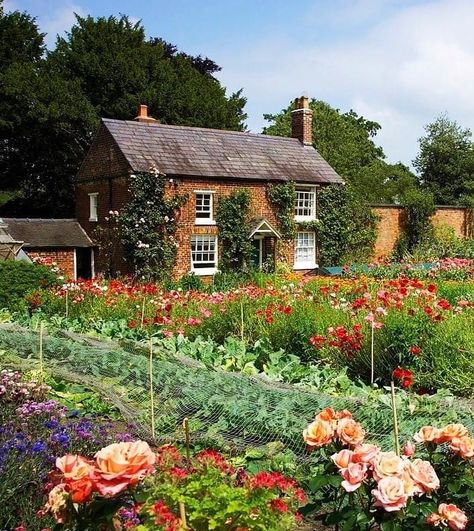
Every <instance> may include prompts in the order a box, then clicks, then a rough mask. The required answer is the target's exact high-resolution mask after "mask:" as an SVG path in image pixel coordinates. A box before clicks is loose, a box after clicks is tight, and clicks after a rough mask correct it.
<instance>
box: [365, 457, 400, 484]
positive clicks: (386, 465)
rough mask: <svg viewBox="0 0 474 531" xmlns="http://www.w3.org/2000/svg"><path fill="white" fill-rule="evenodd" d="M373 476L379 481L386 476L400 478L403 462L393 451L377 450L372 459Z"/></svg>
mask: <svg viewBox="0 0 474 531" xmlns="http://www.w3.org/2000/svg"><path fill="white" fill-rule="evenodd" d="M372 465H373V467H374V471H373V474H374V478H375V480H376V481H380V480H381V479H383V478H387V477H398V478H401V477H402V474H403V470H404V468H405V463H404V461H403V459H401V458H400V457H399V456H398V455H397V454H396V453H395V452H379V453H378V454H377V455H376V456H375V457H374V459H373V462H372Z"/></svg>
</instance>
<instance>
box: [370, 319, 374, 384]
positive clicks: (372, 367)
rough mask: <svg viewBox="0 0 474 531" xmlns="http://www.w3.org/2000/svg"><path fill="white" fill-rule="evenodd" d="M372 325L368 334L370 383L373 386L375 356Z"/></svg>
mask: <svg viewBox="0 0 474 531" xmlns="http://www.w3.org/2000/svg"><path fill="white" fill-rule="evenodd" d="M374 328H375V327H374V323H372V326H371V332H370V383H371V385H373V383H374V372H375V356H374V335H375V331H374Z"/></svg>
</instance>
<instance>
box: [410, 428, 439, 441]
mask: <svg viewBox="0 0 474 531" xmlns="http://www.w3.org/2000/svg"><path fill="white" fill-rule="evenodd" d="M440 435H441V432H440V430H438V428H433V426H423V428H421V429H420V431H419V432H418V433H417V434H416V435H415V436H414V437H413V438H414V439H415V441H416V442H419V443H427V442H436V441H437V440H438V439H439V437H440ZM436 444H437V443H436Z"/></svg>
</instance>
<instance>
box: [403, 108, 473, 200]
mask: <svg viewBox="0 0 474 531" xmlns="http://www.w3.org/2000/svg"><path fill="white" fill-rule="evenodd" d="M425 131H426V135H425V136H424V137H422V138H420V141H419V142H420V151H419V154H418V156H417V157H416V159H415V160H414V161H413V164H414V166H415V168H416V169H417V170H418V173H419V181H420V184H421V185H422V187H423V188H425V189H426V190H428V191H430V192H431V193H432V194H433V196H434V200H435V202H436V203H437V204H440V205H446V204H457V203H464V202H467V201H469V200H470V201H471V202H472V200H473V199H474V148H473V143H472V139H471V138H472V133H471V131H470V130H469V129H464V128H462V127H461V126H460V125H459V124H458V123H456V122H455V121H452V120H450V119H449V117H448V116H446V115H442V116H439V117H438V118H437V119H436V120H435V121H434V122H432V123H430V124H428V125H427V126H426V127H425Z"/></svg>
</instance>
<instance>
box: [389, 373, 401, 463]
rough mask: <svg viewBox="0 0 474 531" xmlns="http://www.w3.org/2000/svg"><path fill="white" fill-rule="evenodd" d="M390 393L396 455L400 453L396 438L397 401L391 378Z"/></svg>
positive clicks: (398, 442)
mask: <svg viewBox="0 0 474 531" xmlns="http://www.w3.org/2000/svg"><path fill="white" fill-rule="evenodd" d="M390 390H391V395H392V415H393V434H394V437H395V451H396V452H397V455H400V441H399V438H398V416H397V403H396V400H395V384H394V383H393V380H392V382H391V385H390Z"/></svg>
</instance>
